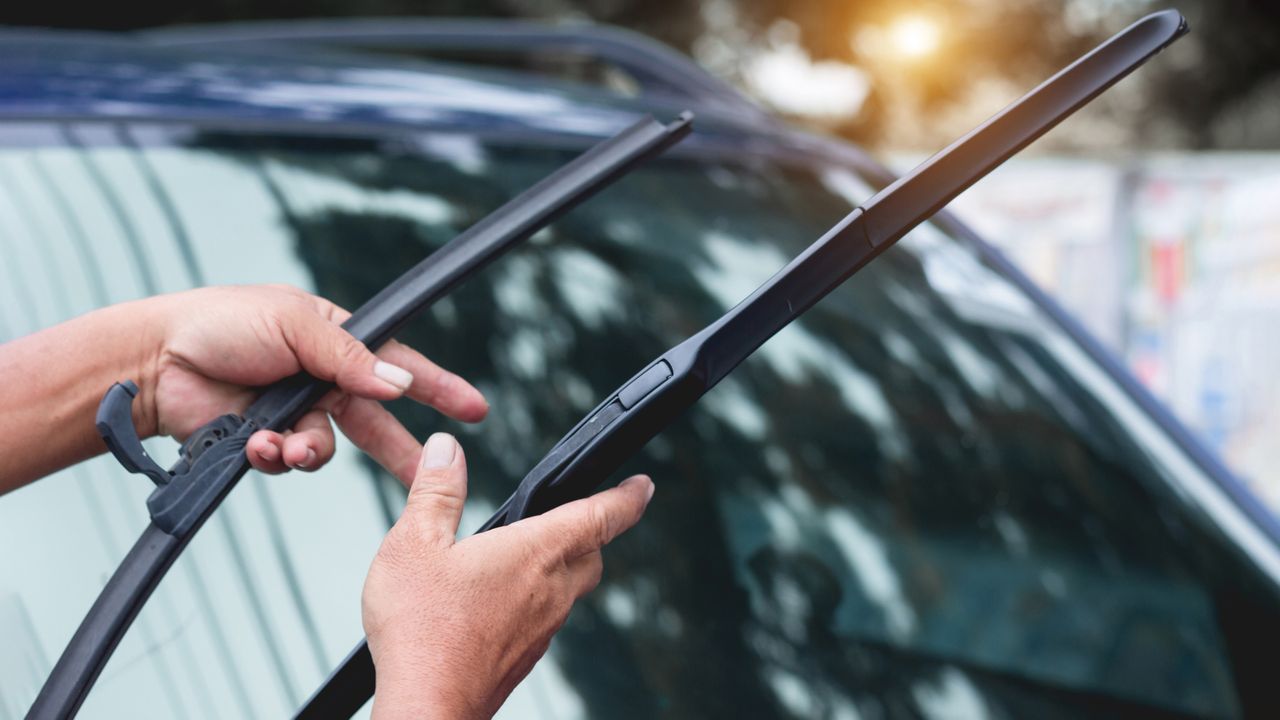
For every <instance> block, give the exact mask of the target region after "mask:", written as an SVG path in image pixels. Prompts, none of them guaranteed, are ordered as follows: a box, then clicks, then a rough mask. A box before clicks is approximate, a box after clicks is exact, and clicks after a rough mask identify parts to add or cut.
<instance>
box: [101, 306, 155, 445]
mask: <svg viewBox="0 0 1280 720" xmlns="http://www.w3.org/2000/svg"><path fill="white" fill-rule="evenodd" d="M165 303H166V299H165V298H164V297H163V296H157V297H151V298H145V299H142V300H136V301H133V302H129V303H123V304H121V305H115V306H112V307H108V308H104V309H103V310H101V311H100V312H103V313H110V314H111V317H110V318H109V319H108V320H107V321H106V322H105V323H104V326H105V327H107V328H110V329H112V331H113V332H117V333H119V335H118V337H117V339H116V341H115V345H116V346H117V347H119V348H120V352H119V354H118V356H117V357H116V358H114V366H115V374H114V378H113V379H112V382H120V381H123V380H132V381H133V382H134V384H136V385H137V386H138V395H137V397H136V398H135V399H134V401H133V424H134V427H136V428H137V430H138V437H140V438H144V439H145V438H149V437H152V436H154V435H156V434H158V433H159V420H158V417H159V416H158V413H157V410H156V407H157V405H156V388H157V384H158V381H159V376H160V367H161V364H162V362H163V358H164V356H165V338H166V335H167V325H166V322H165V317H164V312H163V306H164V304H165ZM119 338H128V339H127V340H126V341H124V342H121V341H120V339H119ZM109 385H110V383H107V385H106V386H104V387H103V388H102V390H103V392H105V391H106V388H107V386H109Z"/></svg>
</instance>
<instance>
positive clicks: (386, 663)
mask: <svg viewBox="0 0 1280 720" xmlns="http://www.w3.org/2000/svg"><path fill="white" fill-rule="evenodd" d="M466 495H467V468H466V459H465V458H464V457H463V454H462V449H461V448H460V447H458V444H457V442H456V441H455V440H454V439H453V438H452V437H450V436H449V435H446V434H444V433H437V434H435V435H432V436H431V438H430V439H429V440H428V441H427V445H426V448H425V449H424V450H423V452H422V462H421V468H420V469H419V470H418V471H417V477H416V478H415V479H414V481H413V485H412V487H410V488H409V499H408V502H407V503H406V505H405V508H404V513H403V514H402V515H401V516H400V520H399V521H398V522H396V524H395V526H394V527H392V528H391V531H390V532H389V533H388V534H387V536H386V538H385V539H384V540H383V541H382V547H381V548H379V549H378V554H377V556H376V557H375V558H374V560H373V565H372V567H371V568H370V569H369V575H368V578H367V579H366V580H365V584H364V596H363V599H362V605H363V614H364V629H365V634H366V635H368V638H369V652H370V653H371V654H372V656H373V662H374V666H375V668H376V670H377V692H376V693H375V695H374V701H373V703H374V704H373V715H374V717H375V718H377V719H378V720H386V719H387V718H425V717H448V718H482V717H484V718H487V717H490V716H492V715H493V714H494V713H495V712H497V710H498V708H499V707H501V706H502V703H503V702H504V701H505V700H506V698H507V696H508V695H509V694H510V693H511V691H512V690H513V689H514V688H515V686H516V685H517V684H519V682H520V681H521V680H522V679H524V677H525V675H528V674H529V671H530V670H531V669H533V666H534V664H535V663H536V662H537V661H538V659H539V658H541V657H542V655H543V653H545V652H546V651H547V647H548V646H549V645H550V643H551V637H552V635H554V634H555V633H556V631H557V630H559V629H560V626H561V625H563V624H564V621H565V619H566V618H567V617H568V615H569V610H570V609H571V608H572V606H573V603H574V601H575V600H577V599H578V598H580V597H582V596H583V595H585V594H586V593H588V592H590V591H591V590H592V589H594V588H595V586H596V585H597V584H598V583H599V582H600V575H601V572H602V571H603V568H604V566H603V561H602V559H601V555H600V549H601V548H602V547H604V545H606V544H608V543H609V542H610V541H611V540H613V539H614V538H615V537H617V536H618V535H619V534H621V533H622V532H624V531H626V530H627V529H629V528H630V527H631V526H632V525H635V524H636V522H637V521H638V520H639V519H640V516H641V515H642V514H643V513H644V510H645V507H646V506H647V505H648V503H649V499H650V498H651V497H652V496H653V483H652V482H651V481H650V480H649V478H647V477H645V476H643V475H637V476H635V477H631V478H628V479H627V480H625V481H623V482H622V484H620V485H618V486H617V487H615V488H611V489H609V490H605V491H603V492H600V493H597V494H596V495H593V496H592V497H589V498H584V499H582V500H577V501H575V502H571V503H568V504H566V505H562V506H560V507H558V508H555V509H553V510H551V511H549V512H547V513H544V514H543V515H539V516H536V517H532V518H526V519H524V520H521V521H519V522H516V523H513V524H511V525H509V526H506V527H500V528H496V529H493V530H490V531H489V532H486V533H481V534H480V535H475V536H472V537H469V538H467V539H465V540H463V541H461V542H455V539H454V538H455V536H456V534H457V531H458V522H459V520H460V518H461V516H462V505H463V503H464V501H465V500H466Z"/></svg>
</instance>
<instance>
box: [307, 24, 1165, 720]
mask: <svg viewBox="0 0 1280 720" xmlns="http://www.w3.org/2000/svg"><path fill="white" fill-rule="evenodd" d="M1186 31H1187V24H1186V21H1185V20H1184V19H1183V17H1182V15H1181V14H1179V13H1178V12H1177V11H1173V10H1168V11H1165V12H1160V13H1156V14H1153V15H1150V16H1148V17H1146V18H1143V19H1142V20H1139V21H1138V22H1136V23H1134V24H1133V25H1131V26H1129V27H1128V28H1126V29H1125V30H1123V31H1121V32H1120V33H1118V34H1116V35H1115V36H1114V37H1112V38H1111V39H1110V40H1108V41H1106V42H1105V43H1103V44H1102V45H1100V46H1098V47H1097V48H1095V49H1094V50H1093V51H1091V52H1090V53H1089V54H1087V55H1085V56H1084V57H1082V58H1080V59H1079V60H1076V61H1075V62H1074V63H1072V64H1071V65H1069V66H1068V67H1067V68H1065V69H1064V70H1062V71H1061V72H1059V73H1058V74H1057V75H1054V76H1053V77H1052V78H1050V79H1048V80H1046V81H1045V82H1044V83H1042V84H1041V85H1040V86H1039V87H1037V88H1035V89H1034V90H1032V91H1031V92H1029V93H1027V94H1026V95H1024V96H1023V97H1022V98H1021V99H1019V100H1018V101H1016V102H1015V103H1013V104H1012V105H1010V106H1008V107H1007V108H1005V109H1004V110H1002V111H1001V112H1000V113H998V114H997V115H995V116H994V117H992V118H991V119H989V120H987V121H986V122H985V123H983V124H982V125H980V126H978V127H977V128H975V129H974V130H973V131H971V132H970V133H969V134H967V135H965V136H964V137H962V138H960V139H959V140H956V141H955V142H954V143H952V144H951V145H949V146H948V147H947V148H946V149H944V150H942V151H941V152H939V153H937V154H936V155H934V156H933V157H931V158H930V159H928V160H926V161H925V162H924V163H922V164H920V165H919V166H918V167H916V168H915V169H914V170H912V171H911V172H910V173H908V174H907V175H906V176H904V177H902V178H901V179H900V180H898V181H897V182H895V183H893V184H892V185H889V186H888V187H886V188H885V189H883V190H881V191H880V192H878V193H876V194H875V196H874V197H872V198H871V200H869V201H868V202H866V203H864V204H863V205H862V206H860V207H858V208H856V209H854V211H853V212H851V213H850V214H849V215H848V216H846V217H845V218H844V219H843V220H841V221H840V222H839V223H837V224H836V225H835V227H833V228H831V230H829V231H828V232H827V233H826V234H825V235H823V236H822V237H821V238H819V239H818V240H817V241H816V242H814V243H813V244H812V245H810V246H809V247H808V248H807V249H806V250H805V251H804V252H803V253H801V254H800V255H799V256H797V257H796V258H795V259H794V260H792V261H791V262H790V263H788V264H787V266H786V267H784V268H783V269H782V270H780V271H778V273H777V274H775V275H774V276H773V277H772V278H770V279H769V280H768V281H767V282H766V283H765V284H764V285H762V286H761V287H759V288H758V289H756V291H755V292H753V293H752V294H751V295H750V296H749V297H747V298H746V299H745V300H743V301H742V302H741V303H739V304H738V305H737V306H735V307H734V308H733V309H731V310H730V311H729V312H728V313H726V314H725V315H724V316H722V317H721V318H720V319H719V320H716V321H715V322H714V323H712V324H711V325H709V326H707V327H706V328H704V329H703V330H702V331H700V332H698V333H697V334H696V335H694V336H692V337H690V338H689V339H688V340H685V341H684V342H682V343H680V344H679V345H677V346H676V347H674V348H672V349H670V350H668V351H667V352H666V353H663V355H662V356H660V357H659V358H658V359H656V360H654V361H653V362H651V363H650V364H649V365H647V366H646V367H645V368H644V369H643V370H641V371H640V372H639V373H638V374H636V375H635V376H634V377H632V378H631V379H630V380H628V381H627V382H626V383H625V384H623V385H622V387H621V388H619V389H618V390H617V391H616V392H614V393H613V394H612V395H611V396H610V397H609V399H608V400H605V401H604V402H603V403H601V404H600V405H598V406H597V407H596V408H595V409H594V410H593V411H592V412H591V413H589V414H588V415H587V416H586V417H585V418H583V420H582V421H581V422H579V423H578V425H577V426H576V427H574V428H573V429H572V430H570V431H569V433H568V434H567V435H565V436H564V437H563V438H562V439H561V440H560V441H559V442H558V443H557V444H556V445H555V447H553V448H552V449H551V451H550V452H549V453H548V454H547V455H546V457H544V458H543V459H542V460H541V461H540V462H539V463H538V464H537V465H536V466H535V467H534V468H533V470H531V471H530V472H529V474H528V475H526V476H525V478H524V480H522V481H521V483H520V485H519V487H518V488H517V489H516V492H515V493H514V494H513V495H512V496H511V497H510V498H509V499H508V500H507V501H506V502H505V503H504V504H503V505H502V507H501V508H499V509H498V511H497V512H496V513H494V515H493V517H491V518H490V519H489V520H488V522H486V523H485V524H484V525H482V526H481V527H480V529H479V530H477V532H484V531H486V530H490V529H492V528H495V527H499V526H502V525H507V524H510V523H512V522H515V521H516V520H519V519H521V518H524V517H528V516H530V515H534V514H538V513H541V512H544V511H546V510H548V509H550V508H553V507H555V506H557V505H561V504H563V503H566V502H569V501H571V500H575V499H577V498H580V497H585V496H586V495H588V494H590V493H591V492H592V491H594V490H595V488H596V487H597V486H598V485H599V484H600V483H601V482H603V480H604V479H605V477H606V476H607V475H608V474H609V473H611V472H613V471H614V470H616V469H617V468H618V467H619V466H620V465H621V464H622V463H623V462H624V461H625V460H627V459H628V458H630V457H631V456H632V455H634V454H635V453H636V452H638V451H639V450H640V448H641V447H643V446H644V444H645V443H647V442H648V441H649V440H650V439H651V438H652V437H653V436H654V435H656V434H658V433H659V432H660V431H661V430H662V429H663V428H665V427H666V426H667V425H668V424H670V422H671V421H672V420H674V419H675V418H676V416H677V415H679V414H680V413H681V412H683V411H684V410H686V409H687V408H688V407H689V406H691V405H693V404H694V403H695V402H697V400H698V399H699V398H701V397H702V396H703V395H704V394H705V393H706V392H707V391H708V390H710V389H711V388H712V387H714V386H715V384H716V383H718V382H719V381H720V380H721V379H723V378H724V376H725V375H727V374H728V373H729V372H730V371H731V370H733V369H734V368H735V367H737V365H738V364H739V363H741V362H742V361H743V360H745V359H746V358H747V356H749V355H750V354H751V353H752V352H754V351H755V350H756V348H758V347H760V345H761V344H763V343H764V342H765V341H766V340H768V339H769V338H770V337H772V336H773V335H774V334H775V333H777V332H778V331H779V330H781V329H782V328H784V327H786V326H787V325H788V324H789V323H790V322H791V321H793V320H795V319H796V318H797V317H799V316H800V315H801V314H802V313H803V312H804V311H806V310H808V309H809V308H810V307H811V306H812V305H813V304H814V303H816V302H817V301H818V300H820V299H822V298H823V297H824V296H826V295H827V293H829V292H831V290H833V289H834V288H836V287H837V286H838V285H840V284H841V283H843V282H844V281H845V280H847V279H848V278H849V277H850V276H851V275H853V274H854V273H855V272H857V271H858V270H860V269H861V268H862V267H863V266H865V265H866V264H867V263H869V262H871V261H872V260H874V259H875V258H876V257H877V256H878V255H879V254H880V253H882V252H884V251H885V250H886V249H888V248H889V247H891V246H892V245H893V244H894V243H895V242H897V241H898V240H899V239H901V238H902V236H904V235H906V234H907V233H908V232H910V231H911V230H912V229H913V228H914V227H915V226H917V225H919V224H920V223H922V222H924V221H925V220H927V219H929V217H931V216H932V215H933V214H934V213H936V212H937V211H938V210H940V209H942V207H943V206H944V205H946V204H947V203H948V202H950V201H951V200H952V199H954V198H955V197H956V196H957V195H959V194H960V193H961V192H962V191H964V190H965V189H966V188H968V187H969V186H970V185H972V184H973V183H974V182H976V181H977V180H979V179H980V178H982V177H983V176H984V175H986V174H987V173H988V172H990V171H991V170H992V169H994V168H995V167H996V166H998V165H999V164H1001V163H1002V162H1004V161H1005V160H1007V159H1008V158H1009V157H1010V156H1012V155H1014V154H1015V153H1017V152H1018V151H1019V150H1021V149H1022V148H1024V147H1026V146H1027V145H1028V144H1029V143H1031V142H1032V141H1033V140H1035V139H1036V138H1038V137H1040V136H1041V135H1043V134H1044V133H1046V132H1048V131H1049V130H1050V129H1051V128H1053V127H1054V126H1055V125H1057V124H1058V123H1059V122H1061V121H1062V120H1063V119H1064V118H1066V117H1067V116H1068V115H1070V114H1071V113H1073V112H1075V111H1076V110H1078V109H1079V108H1080V107H1082V106H1083V105H1085V104H1086V103H1088V102H1089V101H1090V100H1092V99H1093V98H1094V97H1096V96H1097V95H1098V94H1099V93H1101V92H1102V91H1104V90H1106V89H1107V88H1109V87H1111V86H1112V85H1114V84H1115V83H1116V82H1117V81H1119V80H1120V79H1121V78H1123V77H1124V76H1126V75H1128V74H1129V73H1130V72H1132V71H1133V70H1134V69H1135V68H1137V67H1138V66H1139V65H1141V64H1142V63H1144V62H1146V61H1147V60H1148V59H1150V58H1151V57H1152V56H1153V55H1155V54H1156V53H1157V52H1159V51H1160V50H1163V49H1164V48H1165V47H1167V46H1168V45H1169V44H1170V43H1172V42H1173V41H1174V40H1176V39H1177V38H1179V37H1180V36H1182V35H1183V34H1184V33H1186ZM373 685H374V672H373V663H372V659H371V657H370V655H369V649H368V645H367V644H366V643H361V644H360V645H358V646H357V647H356V648H355V649H354V650H353V651H352V652H351V653H350V654H349V655H348V656H347V658H346V659H345V660H343V663H342V665H340V666H339V667H338V669H337V670H336V671H334V673H333V674H332V675H330V676H329V678H328V679H327V680H326V681H325V684H324V685H322V686H321V687H320V689H319V690H318V691H317V692H316V693H315V694H314V695H313V696H312V697H311V698H310V699H309V700H308V701H307V703H306V705H304V706H303V708H302V710H301V711H299V714H298V716H297V717H299V718H308V719H314V718H346V717H350V716H351V714H352V713H354V712H355V711H356V710H358V709H360V707H361V706H363V705H364V703H365V702H367V701H368V699H369V698H370V697H371V696H372V694H373V689H374V687H373Z"/></svg>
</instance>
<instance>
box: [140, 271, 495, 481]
mask: <svg viewBox="0 0 1280 720" xmlns="http://www.w3.org/2000/svg"><path fill="white" fill-rule="evenodd" d="M143 302H144V303H146V304H147V308H148V309H149V311H150V312H152V313H154V315H153V317H152V318H151V320H152V322H154V323H158V324H159V325H158V326H159V328H160V333H159V337H160V343H159V350H158V352H157V353H156V355H155V360H154V363H155V366H154V368H153V370H152V373H153V377H152V379H151V384H150V385H149V386H148V384H146V383H143V384H141V385H142V389H143V394H142V397H141V399H142V400H143V403H142V406H143V409H142V411H141V420H140V425H141V428H142V430H143V432H144V433H146V434H156V433H159V434H165V435H172V436H174V437H176V438H178V439H180V440H181V439H184V438H186V436H187V435H189V434H190V433H192V432H194V431H195V430H197V429H198V428H199V427H200V426H202V425H204V424H205V423H207V422H209V421H210V420H212V419H213V418H215V417H217V416H219V415H222V414H224V413H228V412H241V411H243V410H244V409H245V408H247V407H248V405H249V403H250V401H251V400H252V399H253V398H254V397H255V395H256V394H257V393H258V390H259V389H260V386H263V385H267V384H270V383H272V382H274V381H276V380H279V379H281V378H285V377H289V376H291V375H293V374H295V373H297V372H299V371H301V370H305V371H306V372H307V373H309V374H310V375H312V376H313V377H316V378H319V379H321V380H327V381H330V382H334V383H335V384H336V385H337V388H336V389H335V390H334V391H332V392H330V393H329V394H328V395H326V396H325V397H324V398H322V399H321V400H320V402H319V403H317V404H316V406H315V408H314V409H312V410H311V411H310V412H308V413H307V414H306V415H304V416H303V417H302V419H300V420H299V421H298V423H297V424H296V425H295V426H294V429H293V431H292V432H289V433H285V434H281V433H275V432H270V431H266V430H263V431H259V432H257V433H255V434H254V435H253V437H251V438H250V440H249V443H248V445H247V447H246V448H245V452H246V454H247V456H248V458H249V462H250V463H251V464H252V465H253V466H254V467H255V468H257V469H258V470H261V471H264V472H269V473H278V472H283V471H285V470H287V469H289V468H297V469H301V470H314V469H316V468H318V467H320V466H321V465H323V464H325V463H326V462H328V461H329V459H330V458H331V457H333V451H334V435H333V428H332V426H331V425H330V424H329V418H330V417H332V418H333V420H334V421H335V422H336V423H337V424H338V427H339V428H341V430H342V432H343V433H344V434H345V435H346V436H347V437H348V438H350V439H351V441H352V442H353V443H355V444H356V445H357V446H358V447H359V448H360V449H361V450H363V451H364V452H366V453H368V454H369V455H370V456H371V457H373V459H374V460H376V461H377V462H378V463H379V464H381V465H382V466H383V467H385V468H387V470H388V471H389V472H391V473H392V474H394V475H396V477H398V478H400V479H401V481H402V482H404V483H405V484H406V485H408V484H409V483H411V482H412V481H413V477H414V473H415V471H416V468H417V464H418V463H417V459H418V456H419V453H420V450H421V446H420V445H419V444H418V441H417V440H416V439H415V438H414V437H413V436H412V435H411V434H410V433H409V432H408V430H406V429H405V428H404V427H403V426H402V425H401V424H400V422H399V421H398V420H396V419H395V417H394V416H392V415H391V413H390V412H389V411H387V409H386V408H384V407H383V406H382V405H381V401H386V400H394V399H396V398H398V397H400V396H401V395H407V396H408V397H410V398H413V399H414V400H417V401H418V402H421V403H425V404H427V405H431V406H432V407H434V408H436V409H437V410H439V411H441V412H442V413H444V414H445V415H448V416H450V417H453V418H456V419H458V420H463V421H467V422H476V421H479V420H481V419H482V418H484V416H485V413H486V412H487V411H488V408H489V406H488V403H487V402H485V399H484V397H483V396H482V395H481V394H480V391H478V390H476V389H475V388H474V387H472V386H471V385H470V384H468V383H467V382H466V381H465V380H463V379H462V378H460V377H458V376H457V375H454V374H452V373H450V372H447V371H445V370H443V369H441V368H440V367H439V366H437V365H435V364H434V363H432V362H431V361H430V360H428V359H426V358H425V357H423V356H422V355H420V354H419V353H417V352H415V351H414V350H411V349H409V348H408V347H406V346H404V345H401V344H399V343H397V342H395V341H392V342H390V343H387V344H386V345H385V346H383V348H382V349H381V350H379V352H378V354H377V356H375V355H374V354H373V353H371V352H370V351H369V350H368V349H367V348H366V347H365V346H364V345H362V344H361V343H360V342H358V341H356V340H355V338H353V337H352V336H351V335H350V334H348V333H347V332H346V331H345V330H343V329H342V328H341V327H340V326H339V324H340V323H341V322H343V321H344V320H346V319H347V317H348V316H350V313H349V312H347V311H346V310H344V309H342V308H340V307H338V306H337V305H334V304H333V303H331V302H329V301H328V300H325V299H323V298H319V297H316V296H314V295H311V294H309V293H306V292H304V291H302V290H299V289H297V288H292V287H287V286H274V285H273V286H248V287H243V286H242V287H215V288H202V289H199V290H192V291H190V292H184V293H178V294H174V295H166V296H161V297H157V298H151V299H149V300H146V301H143ZM148 401H149V402H148ZM148 408H150V409H149V410H148ZM147 430H149V431H150V432H146V431H147Z"/></svg>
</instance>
